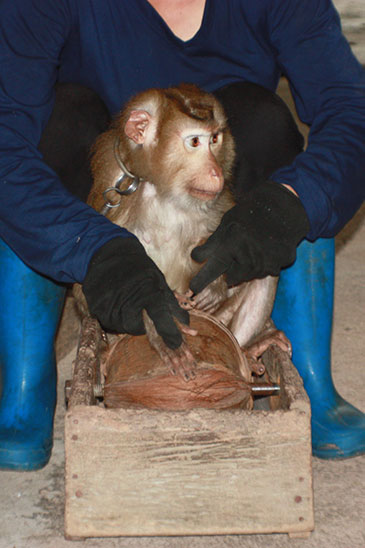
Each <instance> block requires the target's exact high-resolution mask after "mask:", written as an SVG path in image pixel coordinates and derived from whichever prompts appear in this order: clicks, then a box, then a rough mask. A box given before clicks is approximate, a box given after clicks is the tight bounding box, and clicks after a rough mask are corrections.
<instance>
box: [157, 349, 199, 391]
mask: <svg viewBox="0 0 365 548" xmlns="http://www.w3.org/2000/svg"><path fill="white" fill-rule="evenodd" d="M160 356H161V358H162V360H163V362H164V363H165V364H166V365H167V367H168V368H169V369H170V371H171V373H172V374H173V375H180V376H181V377H182V378H183V379H184V381H186V382H188V381H190V380H191V379H194V378H195V377H196V373H195V369H196V361H195V358H194V356H193V354H192V353H191V351H190V349H189V347H188V345H187V344H186V343H185V342H183V343H182V345H181V346H180V347H179V348H178V349H177V350H171V348H168V347H166V348H165V349H164V350H163V351H162V352H160Z"/></svg>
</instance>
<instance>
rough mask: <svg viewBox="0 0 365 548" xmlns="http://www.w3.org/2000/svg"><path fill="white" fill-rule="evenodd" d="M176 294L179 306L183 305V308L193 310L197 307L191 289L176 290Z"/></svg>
mask: <svg viewBox="0 0 365 548" xmlns="http://www.w3.org/2000/svg"><path fill="white" fill-rule="evenodd" d="M174 295H175V298H176V300H177V302H178V303H179V306H181V308H183V309H184V310H192V309H193V308H194V307H195V302H194V301H193V299H192V296H193V292H192V291H190V290H189V291H187V292H186V293H178V292H177V291H175V292H174Z"/></svg>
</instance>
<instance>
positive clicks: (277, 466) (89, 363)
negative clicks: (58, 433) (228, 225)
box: [65, 329, 314, 539]
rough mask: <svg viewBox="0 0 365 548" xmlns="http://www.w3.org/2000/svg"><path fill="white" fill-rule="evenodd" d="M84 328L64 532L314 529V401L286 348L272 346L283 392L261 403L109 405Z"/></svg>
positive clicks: (302, 532)
mask: <svg viewBox="0 0 365 548" xmlns="http://www.w3.org/2000/svg"><path fill="white" fill-rule="evenodd" d="M88 333H89V334H88V336H87V337H86V338H84V340H81V341H80V347H79V351H78V356H79V357H78V359H77V360H76V366H75V371H74V378H73V381H72V387H71V396H70V401H69V408H68V411H67V413H66V424H65V449H66V497H65V536H66V538H68V539H80V538H85V537H110V536H150V535H151V536H152V535H159V536H160V535H174V536H176V535H219V534H244V533H247V534H252V533H274V532H277V533H279V532H281V533H289V535H290V536H293V537H302V536H303V537H305V536H308V535H309V532H310V531H311V530H312V529H313V526H314V521H313V492H312V469H311V435H310V405H309V400H308V397H307V395H306V393H305V391H304V389H303V385H302V381H301V379H300V377H299V375H298V373H297V372H296V370H295V368H294V366H293V364H292V363H291V361H290V360H289V358H288V357H287V356H286V355H285V354H284V353H282V352H281V351H279V350H278V349H276V348H275V347H272V348H271V349H270V353H269V354H270V356H269V361H271V365H272V364H274V367H275V368H276V371H277V373H278V376H279V377H280V384H281V392H280V395H279V396H274V397H272V398H271V409H270V410H268V411H264V410H255V409H254V410H252V411H243V410H237V409H236V410H225V411H222V410H220V411H216V410H206V409H205V410H203V409H195V410H192V411H189V412H185V411H183V412H162V411H151V410H147V409H142V410H132V409H105V408H104V407H102V406H100V404H99V405H98V404H97V401H96V399H95V397H94V388H93V387H94V385H95V383H96V382H97V379H96V378H95V375H96V373H95V360H97V356H98V342H97V338H98V337H97V336H95V333H94V332H93V330H91V335H90V329H89V330H88ZM80 356H81V357H82V359H81V362H82V363H83V366H82V367H78V361H80ZM85 363H86V366H85Z"/></svg>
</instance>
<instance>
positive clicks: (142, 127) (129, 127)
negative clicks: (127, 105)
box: [124, 110, 152, 145]
mask: <svg viewBox="0 0 365 548" xmlns="http://www.w3.org/2000/svg"><path fill="white" fill-rule="evenodd" d="M151 119H152V116H151V115H150V114H149V113H148V112H147V111H146V110H132V111H131V113H130V115H129V118H128V120H127V123H126V125H125V126H124V131H125V134H126V135H127V137H129V138H130V139H132V141H134V142H135V143H136V144H137V145H142V144H143V143H144V142H145V139H146V135H145V133H146V130H147V128H148V127H149V125H150V123H151Z"/></svg>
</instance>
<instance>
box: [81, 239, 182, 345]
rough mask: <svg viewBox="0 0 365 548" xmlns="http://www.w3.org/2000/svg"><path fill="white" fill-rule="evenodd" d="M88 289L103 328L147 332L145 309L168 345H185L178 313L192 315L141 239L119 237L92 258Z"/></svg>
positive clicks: (92, 308) (85, 288)
mask: <svg viewBox="0 0 365 548" xmlns="http://www.w3.org/2000/svg"><path fill="white" fill-rule="evenodd" d="M83 291H84V295H85V297H86V301H87V304H88V306H89V310H90V312H91V314H93V315H95V316H96V317H97V318H98V320H99V321H100V323H101V325H102V326H103V327H104V328H106V329H108V330H111V331H116V332H118V333H130V334H132V335H142V334H143V333H145V328H144V324H143V319H142V310H143V309H145V310H146V311H147V314H148V315H149V317H150V318H151V320H152V321H153V323H154V325H155V327H156V330H157V332H158V334H159V335H161V337H162V338H163V340H164V342H165V343H166V345H167V346H168V347H169V348H172V349H175V348H178V347H179V346H180V345H181V343H182V336H181V332H180V330H179V329H178V327H177V325H176V323H175V322H174V319H173V317H175V318H176V319H177V320H179V321H180V322H182V323H185V324H188V323H189V315H188V313H187V311H185V310H183V309H182V308H181V307H180V306H179V305H178V303H177V300H176V299H175V296H174V294H173V292H172V291H171V290H170V288H169V287H168V285H167V283H166V280H165V278H164V275H163V274H162V272H161V271H160V270H159V269H158V267H157V266H156V265H155V263H154V262H153V261H152V260H151V259H150V258H149V257H148V255H147V254H146V252H145V250H144V248H143V246H142V244H141V243H140V242H139V241H138V240H137V238H133V237H126V238H124V237H120V238H114V239H113V240H110V241H109V242H107V243H106V244H104V245H103V246H102V247H101V248H100V249H99V250H98V251H97V252H96V253H95V254H94V255H93V257H92V259H91V261H90V264H89V268H88V271H87V274H86V277H85V280H84V283H83Z"/></svg>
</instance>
